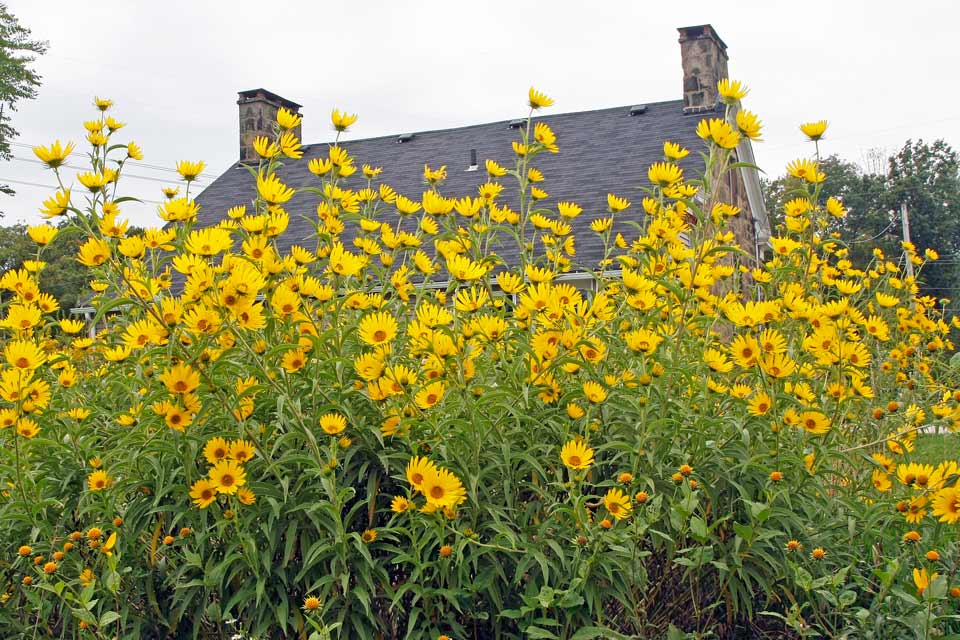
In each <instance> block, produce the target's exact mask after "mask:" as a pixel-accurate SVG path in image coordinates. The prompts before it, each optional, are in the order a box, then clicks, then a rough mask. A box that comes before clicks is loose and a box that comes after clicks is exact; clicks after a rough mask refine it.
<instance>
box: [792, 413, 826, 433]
mask: <svg viewBox="0 0 960 640" xmlns="http://www.w3.org/2000/svg"><path fill="white" fill-rule="evenodd" d="M799 425H800V427H802V428H803V429H804V430H805V431H806V432H807V433H811V434H813V435H816V436H819V435H823V434H825V433H826V432H828V431H829V430H830V418H828V417H827V416H825V415H824V414H822V413H820V412H819V411H804V412H803V413H801V414H800V422H799Z"/></svg>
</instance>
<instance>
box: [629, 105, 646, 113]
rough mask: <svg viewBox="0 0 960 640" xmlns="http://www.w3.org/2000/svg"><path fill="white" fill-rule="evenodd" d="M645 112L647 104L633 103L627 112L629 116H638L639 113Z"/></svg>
mask: <svg viewBox="0 0 960 640" xmlns="http://www.w3.org/2000/svg"><path fill="white" fill-rule="evenodd" d="M646 112H647V105H645V104H635V105H633V106H632V107H630V111H629V114H630V115H631V116H639V115H640V114H642V113H646Z"/></svg>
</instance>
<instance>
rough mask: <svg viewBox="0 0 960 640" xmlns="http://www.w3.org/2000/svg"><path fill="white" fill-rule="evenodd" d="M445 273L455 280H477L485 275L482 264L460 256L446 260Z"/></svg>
mask: <svg viewBox="0 0 960 640" xmlns="http://www.w3.org/2000/svg"><path fill="white" fill-rule="evenodd" d="M447 271H449V272H450V275H451V276H453V277H454V278H456V279H457V280H478V279H479V278H482V277H483V276H484V275H486V273H487V269H486V268H485V267H484V266H483V265H482V264H480V263H479V262H474V261H473V260H471V259H470V258H468V257H467V256H462V255H452V256H450V257H449V258H447Z"/></svg>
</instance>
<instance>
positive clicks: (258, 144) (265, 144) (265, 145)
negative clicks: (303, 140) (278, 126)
mask: <svg viewBox="0 0 960 640" xmlns="http://www.w3.org/2000/svg"><path fill="white" fill-rule="evenodd" d="M253 150H254V151H256V152H257V155H258V156H260V157H261V158H266V159H268V160H269V159H270V158H276V157H277V156H278V155H280V145H278V144H277V143H276V142H273V141H271V140H270V138H268V137H267V136H257V137H256V138H255V139H254V140H253Z"/></svg>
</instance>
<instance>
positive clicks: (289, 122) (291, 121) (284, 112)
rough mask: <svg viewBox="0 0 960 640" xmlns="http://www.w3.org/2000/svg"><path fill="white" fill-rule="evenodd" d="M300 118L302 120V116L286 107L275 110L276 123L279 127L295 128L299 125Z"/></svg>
mask: <svg viewBox="0 0 960 640" xmlns="http://www.w3.org/2000/svg"><path fill="white" fill-rule="evenodd" d="M301 120H303V116H301V115H300V114H297V113H293V112H292V111H290V110H289V109H287V108H286V107H280V108H279V109H278V110H277V124H278V125H280V128H281V129H296V128H297V127H299V126H300V121H301Z"/></svg>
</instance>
